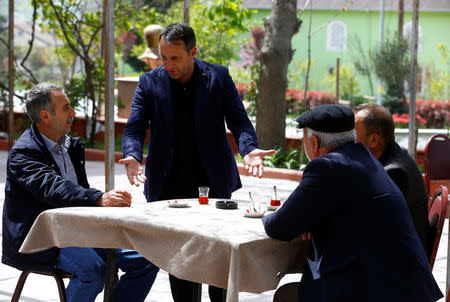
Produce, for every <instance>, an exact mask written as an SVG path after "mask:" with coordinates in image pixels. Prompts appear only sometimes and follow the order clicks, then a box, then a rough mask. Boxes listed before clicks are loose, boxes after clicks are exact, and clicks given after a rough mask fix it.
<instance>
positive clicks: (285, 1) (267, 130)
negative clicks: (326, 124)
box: [256, 0, 301, 149]
mask: <svg viewBox="0 0 450 302" xmlns="http://www.w3.org/2000/svg"><path fill="white" fill-rule="evenodd" d="M300 25H301V21H300V20H299V19H297V1H296V0H273V1H272V12H271V14H270V15H269V16H268V17H267V18H266V19H265V20H264V27H265V31H266V34H265V37H264V42H263V46H262V49H261V65H262V70H261V81H260V89H259V98H258V102H257V104H256V110H257V112H256V134H257V136H258V140H259V144H260V147H261V148H263V149H266V148H273V147H275V146H279V147H284V145H285V137H286V134H285V131H286V130H285V128H286V111H285V110H286V109H285V102H286V99H285V93H286V88H287V71H288V65H289V63H290V62H291V59H292V56H293V54H294V51H293V50H292V47H291V38H292V36H293V35H294V34H295V33H296V32H298V30H299V28H300Z"/></svg>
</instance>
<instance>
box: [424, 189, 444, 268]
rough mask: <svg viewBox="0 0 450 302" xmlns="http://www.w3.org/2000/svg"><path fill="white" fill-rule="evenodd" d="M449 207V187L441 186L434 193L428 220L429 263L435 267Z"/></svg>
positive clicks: (431, 266)
mask: <svg viewBox="0 0 450 302" xmlns="http://www.w3.org/2000/svg"><path fill="white" fill-rule="evenodd" d="M447 207H448V189H447V187H446V186H440V187H439V188H438V189H437V190H436V192H435V193H434V195H433V199H432V201H431V207H430V210H429V211H428V221H429V223H430V235H429V240H430V241H429V251H430V257H429V259H430V260H429V263H430V268H431V269H433V266H434V261H435V260H436V254H437V250H438V247H439V241H440V240H441V234H442V229H443V228H444V221H445V215H446V213H447Z"/></svg>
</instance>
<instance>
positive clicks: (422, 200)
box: [353, 104, 430, 255]
mask: <svg viewBox="0 0 450 302" xmlns="http://www.w3.org/2000/svg"><path fill="white" fill-rule="evenodd" d="M353 112H354V113H355V130H356V136H357V138H356V141H357V142H359V143H363V144H364V145H366V147H367V149H369V151H370V152H371V153H372V155H373V156H374V157H375V158H377V159H378V161H379V162H380V163H381V164H382V165H383V167H384V170H385V171H386V173H387V174H388V175H389V176H390V177H391V179H392V180H393V181H394V182H395V184H396V185H397V186H398V188H399V189H400V191H401V192H402V194H403V197H405V200H406V204H407V205H408V209H409V213H410V214H411V217H412V220H413V223H414V227H415V229H416V232H417V235H419V239H420V241H421V242H422V246H423V247H424V249H425V251H426V252H427V255H429V252H430V250H429V246H428V194H427V191H426V188H425V183H424V181H423V177H422V173H421V172H420V170H419V168H418V167H417V164H416V162H415V161H414V160H413V159H412V158H411V156H410V155H409V154H408V152H407V151H406V150H405V149H403V148H402V147H400V146H399V145H398V144H397V143H396V142H395V140H394V138H395V137H394V130H395V126H394V120H393V119H392V115H391V113H390V112H389V110H387V109H386V108H384V107H382V106H380V105H377V104H362V105H359V106H357V107H356V108H355V109H354V110H353Z"/></svg>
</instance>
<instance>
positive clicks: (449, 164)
mask: <svg viewBox="0 0 450 302" xmlns="http://www.w3.org/2000/svg"><path fill="white" fill-rule="evenodd" d="M424 155H425V160H424V169H425V185H426V187H427V190H428V192H429V193H432V190H433V188H430V186H429V184H430V180H444V179H450V139H449V138H448V136H446V135H443V134H435V135H433V136H432V137H431V138H430V139H429V140H428V142H427V144H426V146H425V150H424ZM430 195H431V194H430Z"/></svg>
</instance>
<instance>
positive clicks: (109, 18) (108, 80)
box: [103, 0, 116, 302]
mask: <svg viewBox="0 0 450 302" xmlns="http://www.w3.org/2000/svg"><path fill="white" fill-rule="evenodd" d="M103 49H104V59H105V60H104V61H105V155H106V156H105V190H106V191H110V190H112V189H113V188H114V163H115V162H114V151H115V150H114V149H115V148H114V0H104V3H103ZM107 255H108V256H107V260H106V272H105V294H104V299H103V301H108V302H110V301H113V296H114V281H115V280H114V279H115V275H116V261H115V259H116V255H115V250H114V249H109V250H108V253H107Z"/></svg>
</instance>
